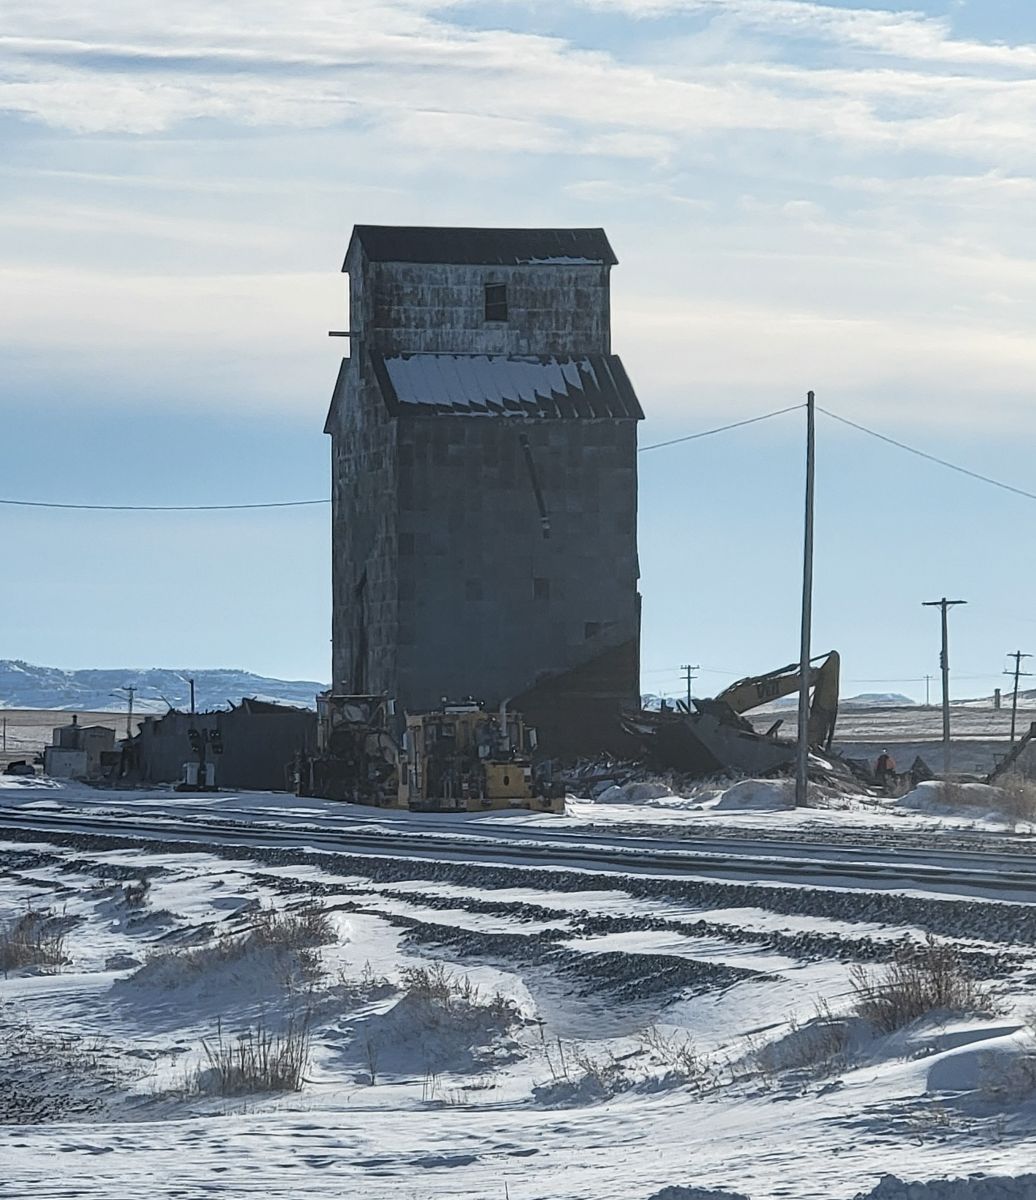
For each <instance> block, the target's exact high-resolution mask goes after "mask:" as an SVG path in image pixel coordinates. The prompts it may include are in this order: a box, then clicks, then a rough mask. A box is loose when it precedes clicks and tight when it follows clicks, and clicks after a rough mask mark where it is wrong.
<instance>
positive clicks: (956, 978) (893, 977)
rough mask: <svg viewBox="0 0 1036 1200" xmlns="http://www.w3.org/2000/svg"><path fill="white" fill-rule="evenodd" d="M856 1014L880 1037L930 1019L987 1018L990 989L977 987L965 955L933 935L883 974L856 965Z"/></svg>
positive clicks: (900, 956) (902, 954) (852, 975)
mask: <svg viewBox="0 0 1036 1200" xmlns="http://www.w3.org/2000/svg"><path fill="white" fill-rule="evenodd" d="M849 978H850V982H851V984H852V989H853V992H854V994H855V996H856V1003H855V1006H854V1007H855V1011H856V1013H857V1015H858V1016H860V1017H862V1018H863V1019H864V1020H865V1021H867V1022H868V1023H869V1024H870V1025H872V1026H873V1027H874V1028H875V1029H876V1030H878V1031H879V1032H880V1033H892V1032H894V1031H895V1030H897V1029H902V1028H903V1026H904V1025H909V1024H910V1023H911V1021H915V1020H917V1018H918V1017H923V1016H926V1015H927V1014H928V1013H934V1012H949V1013H988V1012H991V1011H993V1009H994V1006H993V1003H992V999H991V996H990V992H989V989H988V988H986V987H983V986H982V985H981V984H979V983H977V982H976V980H975V979H974V978H973V977H972V975H971V973H970V972H969V971H968V968H967V966H966V965H965V963H964V960H963V957H962V955H961V952H960V951H959V950H958V949H957V948H956V947H955V946H951V945H947V944H945V943H940V942H937V941H936V940H935V938H934V937H932V935H931V934H929V935H928V937H927V938H926V939H925V941H924V942H923V943H922V944H920V945H918V944H916V943H914V944H910V945H907V946H904V947H903V948H902V949H901V950H900V951H899V953H898V954H897V956H896V958H895V959H894V960H893V961H892V962H891V963H889V964H888V965H887V966H886V967H884V968H882V969H881V970H880V971H877V972H871V971H868V970H867V968H866V967H863V966H860V965H857V966H854V967H853V968H852V970H851V971H850V973H849Z"/></svg>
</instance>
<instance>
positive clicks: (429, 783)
mask: <svg viewBox="0 0 1036 1200" xmlns="http://www.w3.org/2000/svg"><path fill="white" fill-rule="evenodd" d="M535 749H536V734H535V730H533V729H530V728H529V727H528V726H527V725H526V724H525V722H524V720H523V719H522V717H521V714H519V713H516V712H510V711H508V709H507V707H506V705H502V706H501V707H500V709H499V711H497V712H486V711H485V710H484V709H483V708H482V706H481V705H480V704H478V703H477V702H476V701H466V702H464V703H463V704H444V705H443V707H442V709H441V710H440V711H438V712H430V713H413V714H411V713H408V714H407V719H406V731H405V733H404V734H403V745H402V748H401V750H400V754H399V806H400V807H401V808H412V809H418V810H421V811H433V812H443V811H468V812H479V811H482V810H484V809H499V808H528V809H534V810H536V811H538V812H554V813H561V812H564V793H563V791H561V789H560V788H557V787H555V786H552V785H546V784H542V783H541V782H540V781H539V780H538V779H537V778H536V775H535V773H534V770H533V765H532V758H531V755H532V752H533V751H534V750H535Z"/></svg>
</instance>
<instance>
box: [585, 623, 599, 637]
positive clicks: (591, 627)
mask: <svg viewBox="0 0 1036 1200" xmlns="http://www.w3.org/2000/svg"><path fill="white" fill-rule="evenodd" d="M600 632H601V622H600V621H587V622H586V624H585V625H584V626H583V637H584V638H586V640H587V641H589V640H590V639H591V638H595V637H597V635H598V634H599V633H600Z"/></svg>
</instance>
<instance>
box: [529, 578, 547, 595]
mask: <svg viewBox="0 0 1036 1200" xmlns="http://www.w3.org/2000/svg"><path fill="white" fill-rule="evenodd" d="M532 594H533V596H534V597H535V599H537V600H549V599H550V580H549V579H534V580H533V581H532Z"/></svg>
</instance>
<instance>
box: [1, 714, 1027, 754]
mask: <svg viewBox="0 0 1036 1200" xmlns="http://www.w3.org/2000/svg"><path fill="white" fill-rule="evenodd" d="M1011 741H1012V742H1013V741H1014V737H1013V736H1012V738H1011ZM6 752H7V718H6V717H4V753H5V754H6Z"/></svg>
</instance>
